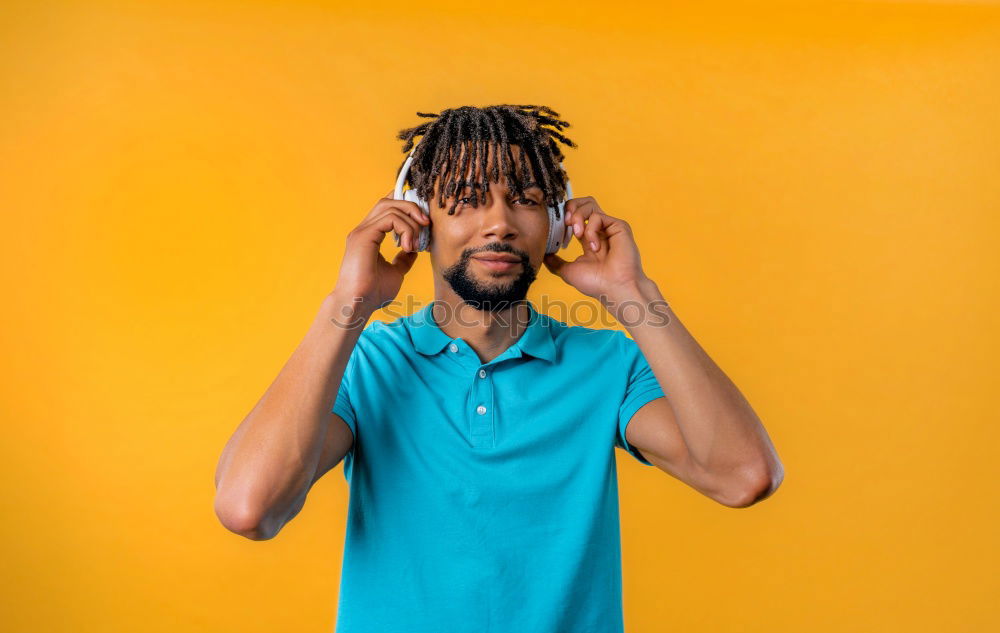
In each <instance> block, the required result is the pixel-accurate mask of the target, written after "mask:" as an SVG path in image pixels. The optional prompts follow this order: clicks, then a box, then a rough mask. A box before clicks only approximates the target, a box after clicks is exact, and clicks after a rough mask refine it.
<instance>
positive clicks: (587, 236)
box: [580, 213, 609, 253]
mask: <svg viewBox="0 0 1000 633" xmlns="http://www.w3.org/2000/svg"><path fill="white" fill-rule="evenodd" d="M608 220H609V218H608V216H606V215H604V214H603V213H594V214H592V215H591V216H590V218H589V219H588V220H587V228H585V229H584V230H583V235H582V236H581V238H580V241H582V242H583V243H584V244H585V246H584V248H585V249H586V250H589V251H592V252H594V253H599V252H601V246H602V245H603V240H602V237H603V236H602V234H603V232H604V230H605V229H606V228H607V227H608Z"/></svg>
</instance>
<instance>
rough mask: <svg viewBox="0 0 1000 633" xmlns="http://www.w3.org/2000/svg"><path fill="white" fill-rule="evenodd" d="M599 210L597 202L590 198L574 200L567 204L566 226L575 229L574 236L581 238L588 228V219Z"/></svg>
mask: <svg viewBox="0 0 1000 633" xmlns="http://www.w3.org/2000/svg"><path fill="white" fill-rule="evenodd" d="M595 208H597V201H596V200H594V199H593V198H592V197H590V196H586V197H584V198H573V199H572V200H569V201H567V202H566V206H565V207H564V211H565V212H566V224H567V225H569V226H572V227H573V235H575V236H576V237H580V236H581V235H582V234H583V229H584V227H585V226H586V223H587V218H588V217H590V215H591V214H592V213H593V212H594V210H595Z"/></svg>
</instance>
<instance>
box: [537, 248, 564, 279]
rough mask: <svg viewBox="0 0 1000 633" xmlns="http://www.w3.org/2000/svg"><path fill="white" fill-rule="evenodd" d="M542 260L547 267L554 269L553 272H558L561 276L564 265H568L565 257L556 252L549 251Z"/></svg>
mask: <svg viewBox="0 0 1000 633" xmlns="http://www.w3.org/2000/svg"><path fill="white" fill-rule="evenodd" d="M542 262H543V263H544V264H545V267H546V268H548V269H549V270H550V271H552V273H553V274H556V275H558V276H560V277H562V276H563V273H562V268H563V266H565V265H566V260H565V259H563V258H562V257H559V256H558V255H556V254H555V253H549V254H548V255H546V256H545V258H544V259H542Z"/></svg>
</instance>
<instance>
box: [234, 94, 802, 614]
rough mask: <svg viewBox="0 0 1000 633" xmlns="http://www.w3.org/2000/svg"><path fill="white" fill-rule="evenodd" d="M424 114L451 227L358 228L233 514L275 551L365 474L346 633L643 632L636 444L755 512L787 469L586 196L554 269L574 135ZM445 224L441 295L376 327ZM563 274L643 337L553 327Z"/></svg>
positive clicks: (571, 205) (436, 182)
mask: <svg viewBox="0 0 1000 633" xmlns="http://www.w3.org/2000/svg"><path fill="white" fill-rule="evenodd" d="M418 114H420V115H421V116H426V117H433V118H434V120H433V121H431V122H428V123H425V124H423V125H421V126H417V127H414V128H411V129H408V130H403V131H401V132H400V134H399V138H400V139H405V140H406V144H405V146H404V148H403V151H404V152H409V151H410V149H411V148H413V147H414V143H413V138H414V137H415V136H417V135H421V136H422V137H423V138H422V140H421V141H420V142H419V143H418V144H417V145H416V151H415V152H414V154H413V162H412V165H411V169H410V172H409V175H408V181H409V184H410V187H411V189H414V190H416V191H417V192H418V193H419V194H420V195H421V196H422V197H423V198H424V199H426V200H428V201H430V217H429V218H428V217H426V216H425V215H424V214H423V212H422V211H421V210H420V208H419V207H418V206H417V204H416V203H414V202H409V201H403V200H394V199H392V198H391V197H390V196H387V197H385V198H382V199H381V200H379V201H378V202H377V203H376V204H375V206H374V207H373V208H372V209H371V211H370V212H369V213H368V215H367V216H366V217H365V218H364V219H363V220H362V221H361V222H360V224H358V225H357V227H356V228H355V229H354V230H352V231H351V232H350V234H349V235H348V237H347V248H346V252H345V254H344V258H343V262H342V264H341V267H340V272H339V277H338V279H337V283H336V286H335V288H334V290H333V291H332V292H331V293H330V294H329V295H328V296H327V297H326V298H325V299H324V300H323V302H322V307H321V309H320V311H319V314H318V315H317V316H316V319H315V321H314V322H313V325H312V327H311V328H310V330H309V332H308V334H307V335H306V337H305V339H304V340H303V341H302V343H301V344H300V345H299V347H298V348H297V349H296V350H295V352H294V354H293V355H292V356H291V358H290V359H289V361H288V363H287V364H286V366H285V367H284V368H283V369H282V370H281V372H280V373H279V375H278V377H277V378H276V379H275V381H274V383H273V384H272V385H271V386H270V388H269V389H268V390H267V392H266V393H265V394H264V396H263V397H262V398H261V400H260V402H259V403H258V404H257V406H256V407H255V408H254V410H253V411H251V413H250V414H249V415H248V416H247V419H246V420H244V421H243V423H242V424H241V425H240V427H239V428H238V429H237V431H236V433H235V434H234V435H233V437H232V439H231V440H230V441H229V443H228V444H227V446H226V448H225V451H224V452H223V455H222V458H221V460H220V463H219V468H218V470H217V473H216V486H217V497H216V504H215V507H216V512H217V514H218V516H219V518H220V519H221V521H222V522H223V524H224V525H225V526H226V527H227V528H228V529H230V530H232V531H234V532H236V533H238V534H242V535H244V536H246V537H247V538H251V539H257V540H264V539H270V538H272V537H274V536H275V534H277V533H278V531H279V530H280V529H281V528H282V526H284V525H285V524H286V523H287V522H288V521H290V520H291V519H292V518H294V517H295V516H296V514H298V512H299V511H300V510H301V509H302V506H303V504H304V503H305V499H306V495H307V494H308V492H309V490H310V488H311V487H312V485H313V484H314V483H315V482H316V481H317V480H318V479H319V478H320V477H321V476H322V475H323V474H324V473H326V472H327V471H329V470H330V469H332V468H333V467H334V466H336V465H337V464H338V463H340V461H341V460H342V459H343V460H344V475H345V477H346V478H347V480H348V482H349V484H350V493H351V494H350V504H349V510H348V519H347V537H346V543H345V550H344V561H343V570H342V575H341V588H340V603H339V609H338V616H337V629H336V630H337V631H338V633H357V632H361V631H365V632H368V633H375V632H382V631H406V632H408V633H421V632H428V633H430V632H433V633H441V632H451V633H454V632H465V631H468V632H470V633H471V632H476V633H481V632H485V631H489V632H490V633H507V632H511V633H513V632H517V633H526V632H535V631H537V632H543V631H544V632H549V633H551V632H561V631H567V632H584V631H601V632H613V631H622V628H623V627H622V624H623V618H622V597H621V558H620V538H619V522H618V518H619V517H618V492H617V478H616V467H615V451H614V448H615V446H618V447H620V448H622V449H624V450H626V451H628V452H629V454H631V455H632V456H633V457H634V458H635V459H637V460H638V461H639V462H640V463H642V464H645V465H650V466H655V467H656V468H659V469H660V470H662V471H663V472H665V473H667V474H669V475H671V476H673V477H675V478H677V479H679V480H680V481H682V482H684V483H686V484H688V485H690V486H692V487H693V488H695V489H696V490H698V491H699V492H701V493H703V494H705V495H707V496H708V497H710V498H712V499H714V500H715V501H718V502H719V503H721V504H724V505H726V506H729V507H734V508H742V507H746V506H749V505H751V504H753V503H755V502H757V501H759V500H761V499H763V498H765V497H767V496H768V495H770V494H771V493H772V492H773V491H774V490H775V489H776V488H777V487H778V485H779V484H780V482H781V480H782V477H783V469H782V466H781V463H780V461H779V460H778V458H777V455H776V454H775V451H774V447H773V446H772V444H771V442H770V439H769V438H768V435H767V433H766V431H765V430H764V428H763V426H762V425H761V423H760V421H759V420H758V418H757V416H756V415H755V414H754V412H753V410H752V409H751V407H750V406H749V404H748V403H747V401H746V400H745V399H744V398H743V396H742V395H741V394H740V392H739V391H738V389H737V388H736V387H735V386H734V385H733V384H732V383H731V382H730V381H729V379H728V378H727V377H726V375H725V374H724V373H723V372H722V371H721V370H720V369H719V368H718V367H717V366H716V364H715V363H714V362H713V361H712V360H711V359H710V358H709V357H708V356H707V354H706V353H705V352H704V351H703V350H702V348H701V347H700V346H699V345H698V343H697V342H696V341H695V340H694V339H693V338H692V337H691V335H690V334H689V333H688V332H687V330H686V329H685V328H684V326H683V325H681V322H680V321H679V320H678V319H677V317H676V315H675V314H674V312H673V311H672V310H671V309H670V307H669V306H668V305H667V304H666V302H665V301H664V299H663V296H662V294H661V292H660V288H659V287H658V285H657V284H656V282H655V281H654V280H653V279H651V278H650V277H648V276H647V275H646V273H645V271H644V270H643V268H642V266H641V262H640V257H639V252H638V249H637V248H636V244H635V241H634V239H633V235H632V230H631V228H630V227H629V225H628V223H627V222H626V221H625V220H622V219H620V218H617V217H614V216H611V215H609V214H607V213H605V212H604V211H603V210H602V209H601V207H600V205H599V204H598V203H597V201H596V200H595V199H594V198H592V197H582V198H574V199H572V200H569V201H568V202H567V203H566V206H565V213H566V222H567V223H568V224H569V225H570V226H572V229H573V234H574V236H575V238H576V239H577V240H578V241H579V242H580V244H581V245H582V246H583V248H584V253H583V255H581V256H580V257H578V258H576V259H575V260H573V261H571V262H569V261H566V260H564V259H562V258H561V257H560V256H559V255H558V254H555V253H550V254H546V244H547V236H548V230H549V215H548V212H547V209H546V207H547V206H549V205H554V204H556V203H557V202H558V201H559V200H561V199H562V196H564V195H565V191H566V189H565V185H566V177H565V173H564V172H563V170H562V168H561V166H560V161H561V160H562V158H563V156H562V153H561V152H560V150H559V147H558V145H557V143H556V142H555V141H556V140H559V141H561V142H563V143H564V144H567V145H569V146H571V147H575V145H574V144H573V143H572V141H570V140H569V139H567V138H565V137H564V136H562V134H560V130H562V128H564V127H567V126H568V124H567V123H565V122H564V121H561V120H559V119H558V118H557V117H558V113H556V112H554V111H552V110H550V109H548V108H545V107H536V106H511V105H502V106H490V107H484V108H474V107H462V108H457V109H448V110H444V111H443V112H441V113H440V114H438V115H434V114H422V113H418ZM546 126H553V127H554V128H555V129H550V128H548V127H546ZM425 226H426V227H430V230H431V241H430V247H429V249H428V250H429V253H430V261H431V265H432V268H433V272H434V302H433V303H431V304H428V305H427V306H426V307H424V308H422V309H419V310H418V311H416V312H415V313H413V314H411V315H409V316H406V317H401V318H398V319H395V320H394V321H391V322H382V321H377V320H376V321H371V322H369V320H370V317H371V316H372V314H373V313H374V312H376V311H377V310H378V309H379V308H381V307H383V306H386V305H387V304H388V303H390V302H392V301H393V300H394V299H395V297H396V295H397V294H398V292H399V289H400V287H401V284H402V281H403V277H404V275H405V274H406V273H407V272H408V271H409V270H410V268H411V267H412V265H413V262H414V261H415V258H416V257H417V252H416V251H415V250H414V245H415V244H417V241H416V238H417V234H418V231H419V230H420V229H421V228H422V227H425ZM390 231H392V232H394V233H396V234H398V235H399V236H400V244H401V246H402V250H401V251H400V252H399V253H398V254H397V255H396V256H395V257H394V259H393V261H392V262H388V261H387V260H386V259H384V258H383V257H382V256H381V254H380V252H379V246H380V244H381V243H382V242H383V241H384V238H385V236H386V234H387V233H389V232H390ZM542 264H544V265H545V266H546V267H547V268H548V270H549V271H551V272H552V273H554V274H555V275H557V276H559V277H560V278H561V279H562V280H564V281H565V282H566V283H568V284H570V285H571V286H573V287H574V288H576V289H577V290H579V291H580V292H581V293H583V294H584V295H586V296H588V297H592V298H596V299H598V300H599V301H600V303H601V304H602V305H603V306H604V307H605V308H606V309H607V310H608V311H609V312H610V313H611V314H612V315H613V316H615V317H616V318H617V319H618V321H619V322H621V323H622V324H623V325H625V327H626V328H627V329H628V331H629V333H630V334H631V338H629V337H627V336H625V335H624V334H623V333H622V332H621V331H619V330H610V329H592V328H588V327H583V326H568V325H566V324H565V323H563V322H561V321H558V320H556V319H554V318H551V317H549V316H547V315H544V314H541V313H539V312H538V311H537V310H536V309H535V306H534V305H533V304H532V303H531V302H530V301H527V300H526V294H527V291H528V288H529V286H530V285H531V283H532V282H533V280H534V279H535V276H536V271H537V270H538V269H539V268H540V266H541V265H542ZM647 359H648V361H647ZM331 405H332V406H331ZM331 408H332V413H331Z"/></svg>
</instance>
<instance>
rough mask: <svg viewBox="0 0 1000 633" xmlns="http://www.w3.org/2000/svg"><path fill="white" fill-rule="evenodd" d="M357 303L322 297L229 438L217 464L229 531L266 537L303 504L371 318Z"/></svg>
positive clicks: (219, 499) (220, 503)
mask: <svg viewBox="0 0 1000 633" xmlns="http://www.w3.org/2000/svg"><path fill="white" fill-rule="evenodd" d="M356 305H357V304H352V303H348V302H346V300H344V299H342V298H341V297H338V296H337V295H336V294H333V293H331V294H330V295H328V296H327V297H325V298H324V300H323V303H322V305H321V307H320V310H319V313H318V314H317V315H316V317H315V319H314V320H313V323H312V325H311V326H310V328H309V331H308V332H307V333H306V335H305V337H304V338H303V340H302V342H301V343H300V344H299V345H298V347H297V348H296V349H295V351H294V352H293V353H292V355H291V357H290V358H289V359H288V361H287V362H286V363H285V365H284V367H283V368H282V369H281V371H280V372H279V373H278V376H277V377H276V378H275V379H274V382H272V384H271V385H270V387H268V389H267V391H265V393H264V395H263V396H262V397H261V399H260V401H259V402H258V403H257V405H256V406H255V407H254V408H253V410H252V411H251V412H250V413H249V414H248V415H247V417H246V419H244V420H243V422H242V423H241V424H240V426H239V427H238V428H237V430H236V432H235V433H234V434H233V436H232V437H231V438H230V440H229V442H228V443H227V444H226V447H225V449H224V450H223V453H222V456H221V457H220V460H219V465H218V468H217V469H216V477H215V483H216V499H215V509H216V513H217V514H218V515H219V518H220V519H221V520H222V521H223V523H224V524H225V525H226V527H227V528H229V529H231V530H233V531H234V532H238V533H241V534H248V535H251V534H252V535H254V537H255V538H271V537H272V536H273V535H274V534H275V533H277V531H278V530H280V529H281V526H282V525H283V524H284V522H285V521H287V520H288V518H290V515H292V513H293V512H294V511H296V508H297V507H301V502H302V497H303V495H304V494H305V493H306V492H308V489H309V487H310V486H311V485H312V482H313V477H314V475H315V472H316V468H317V466H318V463H319V459H320V456H321V454H322V449H323V443H324V439H325V436H326V431H327V426H328V425H329V422H330V419H331V418H330V407H331V405H332V402H333V399H334V398H335V397H336V395H337V391H338V390H339V388H340V382H341V379H342V377H343V374H344V369H345V367H346V366H347V361H348V359H349V358H350V356H351V352H352V351H353V350H354V346H355V344H356V343H357V340H358V337H359V336H360V335H361V330H362V329H363V327H364V325H365V323H366V322H367V321H368V318H369V317H370V316H371V312H368V311H361V310H356ZM345 310H356V311H354V312H352V313H351V314H347V312H345ZM332 319H333V320H336V323H335V322H333V320H332ZM348 323H350V326H347V324H348Z"/></svg>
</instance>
